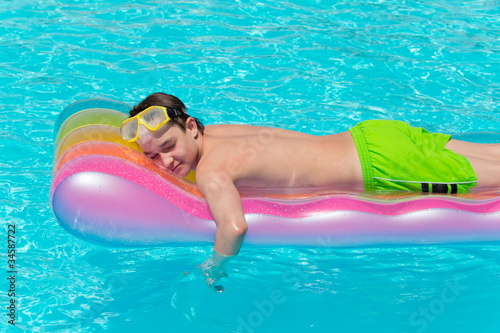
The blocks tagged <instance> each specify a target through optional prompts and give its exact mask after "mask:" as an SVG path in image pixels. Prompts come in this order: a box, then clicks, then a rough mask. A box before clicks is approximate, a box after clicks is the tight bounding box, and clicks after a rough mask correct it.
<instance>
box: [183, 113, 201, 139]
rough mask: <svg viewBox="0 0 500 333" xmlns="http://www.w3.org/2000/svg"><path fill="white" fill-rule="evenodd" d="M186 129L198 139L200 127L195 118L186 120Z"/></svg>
mask: <svg viewBox="0 0 500 333" xmlns="http://www.w3.org/2000/svg"><path fill="white" fill-rule="evenodd" d="M186 129H187V130H188V131H189V132H191V133H192V134H193V136H194V137H195V138H196V137H198V133H199V132H198V125H197V124H196V121H195V120H194V118H193V117H189V118H188V119H187V120H186Z"/></svg>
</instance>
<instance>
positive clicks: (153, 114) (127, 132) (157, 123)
mask: <svg viewBox="0 0 500 333" xmlns="http://www.w3.org/2000/svg"><path fill="white" fill-rule="evenodd" d="M182 114H184V112H183V111H179V110H177V109H172V108H164V107H163V106H150V107H149V108H147V109H145V110H144V111H142V112H141V113H139V114H138V115H136V116H134V117H131V118H128V119H127V120H125V121H124V122H123V124H122V126H121V127H120V133H121V135H122V138H123V139H124V140H126V141H128V142H134V141H137V139H139V125H143V126H144V127H146V128H147V129H148V130H150V131H156V130H157V129H159V128H160V127H162V126H163V125H165V124H166V123H168V122H169V120H170V119H171V118H173V117H177V116H180V115H182Z"/></svg>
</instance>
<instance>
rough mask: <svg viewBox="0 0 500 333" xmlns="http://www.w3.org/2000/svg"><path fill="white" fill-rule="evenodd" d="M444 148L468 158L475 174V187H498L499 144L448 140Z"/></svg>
mask: <svg viewBox="0 0 500 333" xmlns="http://www.w3.org/2000/svg"><path fill="white" fill-rule="evenodd" d="M446 149H449V150H451V151H453V152H455V153H457V154H460V155H462V156H465V157H466V158H467V159H468V160H469V162H470V164H471V165H472V168H473V169H474V171H475V172H476V175H477V188H500V144H482V143H473V142H466V141H459V140H450V141H449V142H448V144H447V145H446Z"/></svg>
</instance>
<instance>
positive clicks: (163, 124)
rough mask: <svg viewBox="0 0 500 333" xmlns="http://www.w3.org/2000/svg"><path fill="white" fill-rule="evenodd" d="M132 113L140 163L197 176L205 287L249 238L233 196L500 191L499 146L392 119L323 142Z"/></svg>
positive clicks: (166, 102)
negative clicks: (205, 239) (204, 227)
mask: <svg viewBox="0 0 500 333" xmlns="http://www.w3.org/2000/svg"><path fill="white" fill-rule="evenodd" d="M154 106H158V107H160V108H154ZM148 108H149V109H148ZM146 109H147V110H146ZM144 110H146V112H144V113H143V111H144ZM130 115H131V118H129V119H128V120H127V121H125V122H124V124H123V125H122V128H121V131H122V136H123V137H124V139H126V140H129V141H137V142H138V143H139V145H140V146H141V148H142V149H143V151H144V153H145V154H146V156H148V157H150V158H151V159H153V161H155V162H156V163H157V164H159V165H160V166H161V167H163V168H164V169H166V170H168V171H171V172H173V173H174V174H176V175H177V176H179V177H184V176H186V175H187V174H188V173H189V172H190V171H191V170H196V182H197V185H198V187H199V189H200V190H201V191H202V193H203V194H204V195H205V197H206V199H207V201H208V204H209V206H210V210H211V212H212V215H213V216H214V218H215V222H216V224H217V232H216V235H215V243H214V254H213V256H212V258H211V260H209V261H208V262H209V263H208V264H206V265H205V271H204V274H205V276H206V277H207V282H208V283H209V284H213V283H214V282H215V281H217V280H218V279H219V278H220V277H221V276H223V275H224V271H223V269H222V267H223V266H224V262H225V261H227V259H228V258H230V257H232V256H235V255H237V254H238V252H239V250H240V247H241V244H242V242H243V238H244V236H245V233H246V232H247V223H246V221H245V217H244V214H243V209H242V205H241V199H240V194H239V191H241V190H248V189H253V190H257V191H258V190H259V188H266V189H269V188H275V189H281V190H284V191H293V190H295V191H296V190H300V189H311V188H316V189H321V188H325V189H331V190H350V191H352V190H355V191H363V190H366V191H378V190H410V191H421V192H429V193H460V192H466V191H467V190H468V189H471V188H473V187H475V188H500V144H477V143H470V142H464V141H458V140H453V139H451V137H450V136H449V135H445V134H439V133H434V134H431V133H429V132H427V131H425V130H423V129H421V128H413V127H410V126H409V125H407V124H406V123H403V122H398V121H388V120H376V121H366V122H362V123H360V124H358V125H356V126H355V127H353V128H352V129H350V130H349V131H346V132H342V133H339V134H332V135H326V136H314V135H309V134H304V133H300V132H294V131H289V130H284V129H278V128H267V127H257V126H250V125H210V126H206V127H204V126H203V125H202V124H201V122H200V121H199V120H198V119H195V118H193V117H190V116H189V115H188V114H187V113H186V107H185V105H184V104H183V103H182V102H181V101H180V100H179V99H178V98H177V97H174V96H172V95H167V94H163V93H155V94H152V95H150V96H148V97H147V98H146V99H145V100H143V101H142V102H141V103H139V104H138V105H137V106H135V107H134V108H133V109H132V110H131V111H130ZM167 116H168V118H167Z"/></svg>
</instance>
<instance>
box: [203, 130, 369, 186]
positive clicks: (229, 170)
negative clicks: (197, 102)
mask: <svg viewBox="0 0 500 333" xmlns="http://www.w3.org/2000/svg"><path fill="white" fill-rule="evenodd" d="M196 171H197V175H198V176H197V178H199V177H220V176H221V175H222V174H226V175H229V176H230V177H231V178H232V181H233V183H234V185H235V186H236V187H237V188H239V189H240V188H253V189H255V188H257V189H258V188H266V189H272V188H274V189H283V190H285V191H290V190H293V189H299V190H300V189H307V188H316V189H318V188H328V189H330V190H331V189H338V190H348V189H349V190H353V189H355V190H356V189H359V190H362V189H363V177H362V171H361V166H360V161H359V157H358V153H357V151H356V147H355V145H354V141H353V139H352V137H351V134H350V133H349V132H343V133H339V134H333V135H328V136H313V135H308V134H305V133H300V132H294V131H289V130H284V129H278V128H269V127H258V126H249V125H211V126H206V128H205V133H204V135H203V143H202V150H201V158H200V160H199V163H198V166H197V169H196Z"/></svg>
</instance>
